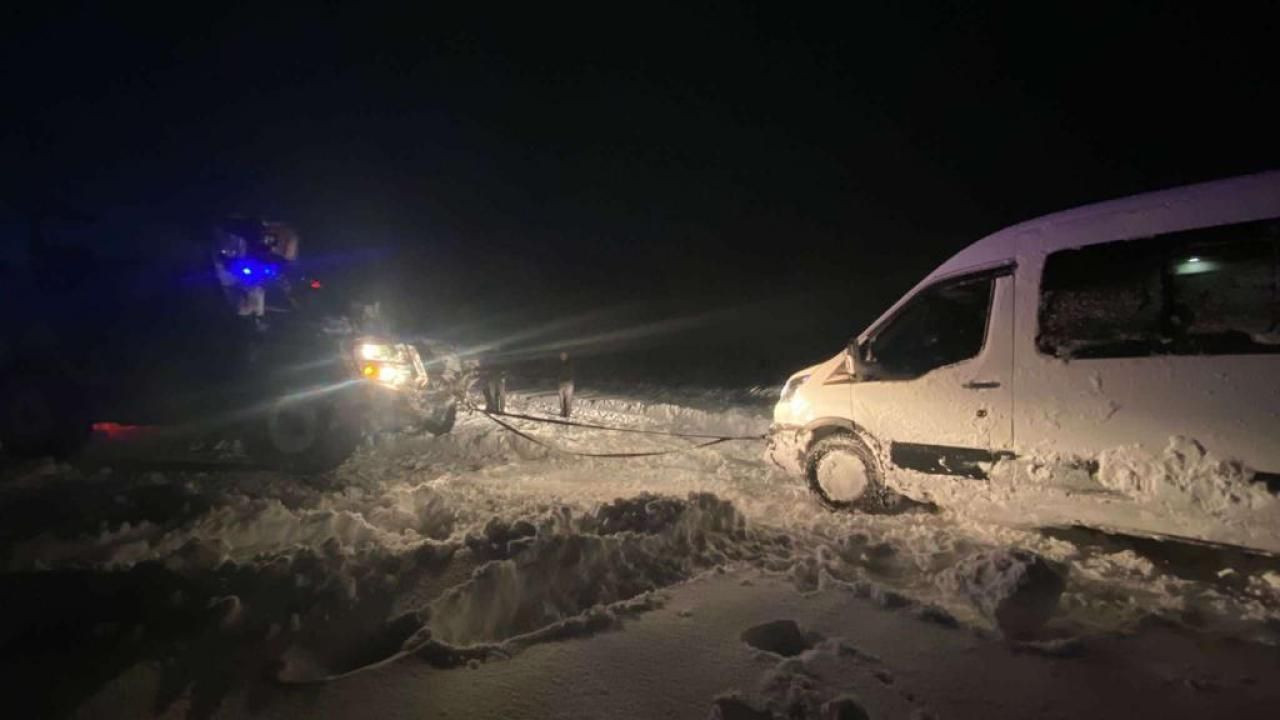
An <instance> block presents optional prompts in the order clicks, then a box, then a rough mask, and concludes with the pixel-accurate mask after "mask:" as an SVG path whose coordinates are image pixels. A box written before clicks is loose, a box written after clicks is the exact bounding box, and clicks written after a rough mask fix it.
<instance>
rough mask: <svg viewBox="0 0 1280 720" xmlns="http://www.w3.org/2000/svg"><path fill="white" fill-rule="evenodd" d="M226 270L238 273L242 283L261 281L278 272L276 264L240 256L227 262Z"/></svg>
mask: <svg viewBox="0 0 1280 720" xmlns="http://www.w3.org/2000/svg"><path fill="white" fill-rule="evenodd" d="M227 270H228V271H230V272H231V274H232V275H239V276H240V280H241V282H244V283H256V282H262V281H264V280H266V279H269V278H274V277H276V276H277V275H279V274H280V268H279V267H278V266H276V265H273V264H271V263H267V262H262V261H259V260H255V259H252V258H240V259H237V260H235V261H233V262H231V263H228V267H227Z"/></svg>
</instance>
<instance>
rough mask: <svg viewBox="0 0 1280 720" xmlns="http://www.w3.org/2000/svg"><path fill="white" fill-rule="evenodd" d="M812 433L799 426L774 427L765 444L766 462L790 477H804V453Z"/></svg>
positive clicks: (770, 429)
mask: <svg viewBox="0 0 1280 720" xmlns="http://www.w3.org/2000/svg"><path fill="white" fill-rule="evenodd" d="M811 434H812V433H811V432H810V431H808V430H806V429H804V428H803V427H801V426H799V425H774V426H772V427H770V428H769V437H768V439H767V441H766V442H765V449H764V457H765V460H767V461H768V462H770V463H772V464H773V465H774V466H776V467H778V468H779V469H781V470H782V471H783V472H785V473H787V474H788V475H794V476H797V477H799V476H801V475H804V453H805V450H806V449H807V448H808V447H809V436H810V435H811Z"/></svg>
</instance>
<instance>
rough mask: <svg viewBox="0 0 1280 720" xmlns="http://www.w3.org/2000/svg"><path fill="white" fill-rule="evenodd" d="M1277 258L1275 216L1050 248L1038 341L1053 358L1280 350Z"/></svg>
mask: <svg viewBox="0 0 1280 720" xmlns="http://www.w3.org/2000/svg"><path fill="white" fill-rule="evenodd" d="M1278 258H1280V223H1278V222H1276V221H1275V220H1268V221H1262V222H1249V223H1240V224H1236V225H1224V226H1218V227H1212V228H1203V229H1198V230H1188V231H1181V232H1176V233H1168V234H1164V235H1158V236H1154V237H1148V238H1138V239H1133V240H1123V241H1117V242H1110V243H1102V244H1099V245H1090V246H1088V247H1084V248H1074V249H1070V250H1062V251H1059V252H1055V253H1052V254H1051V255H1049V257H1048V258H1047V259H1046V261H1045V267H1044V275H1043V276H1042V278H1041V282H1040V308H1039V331H1038V334H1037V337H1036V344H1037V346H1038V348H1039V349H1040V351H1041V352H1043V353H1045V354H1048V355H1053V356H1055V357H1060V358H1116V357H1143V356H1148V355H1230V354H1254V353H1277V352H1280V271H1278V267H1280V260H1278Z"/></svg>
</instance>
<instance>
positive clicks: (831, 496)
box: [804, 432, 886, 512]
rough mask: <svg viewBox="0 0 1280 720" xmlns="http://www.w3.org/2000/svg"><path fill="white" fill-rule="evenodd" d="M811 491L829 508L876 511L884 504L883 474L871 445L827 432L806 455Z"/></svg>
mask: <svg viewBox="0 0 1280 720" xmlns="http://www.w3.org/2000/svg"><path fill="white" fill-rule="evenodd" d="M804 474H805V478H806V479H807V480H808V481H809V490H811V491H812V492H813V494H814V495H815V496H817V498H818V502H820V503H822V504H823V505H824V506H825V507H827V508H828V509H830V510H864V511H871V512H874V511H876V510H879V509H881V507H882V506H883V505H884V503H885V497H886V492H885V485H884V473H883V471H882V470H881V467H880V462H879V461H878V460H877V458H876V455H875V453H874V452H872V450H871V448H869V447H868V446H867V444H866V443H865V442H863V441H862V440H861V439H859V438H858V437H857V436H855V435H852V434H849V433H845V432H841V433H837V434H835V435H828V436H827V437H824V438H822V439H820V440H818V441H817V442H816V443H814V444H813V446H812V447H810V448H809V452H808V454H806V456H805V466H804Z"/></svg>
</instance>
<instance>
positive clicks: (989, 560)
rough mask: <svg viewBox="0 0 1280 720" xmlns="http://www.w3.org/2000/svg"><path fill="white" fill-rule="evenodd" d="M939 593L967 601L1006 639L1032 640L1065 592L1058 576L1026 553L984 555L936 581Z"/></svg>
mask: <svg viewBox="0 0 1280 720" xmlns="http://www.w3.org/2000/svg"><path fill="white" fill-rule="evenodd" d="M939 582H940V584H941V585H942V586H943V588H944V589H945V590H947V591H949V592H950V593H952V594H955V595H961V596H964V597H967V598H968V599H969V600H970V601H971V602H972V603H973V604H974V606H975V607H977V609H978V610H979V611H981V613H982V614H983V615H984V616H986V617H987V618H989V619H991V620H993V621H995V623H996V625H997V626H998V627H999V628H1000V630H1001V632H1003V633H1004V634H1005V635H1006V636H1007V637H1011V638H1023V637H1028V636H1031V635H1033V634H1034V633H1035V632H1036V631H1038V630H1039V629H1040V628H1041V627H1043V625H1044V624H1045V623H1046V622H1048V620H1049V618H1050V617H1052V616H1053V613H1054V610H1055V609H1056V608H1057V606H1058V598H1059V597H1061V596H1062V591H1063V589H1065V587H1066V580H1065V579H1064V578H1063V576H1062V570H1060V569H1059V568H1058V567H1056V566H1055V565H1054V564H1052V563H1050V562H1049V561H1047V560H1045V559H1044V558H1042V557H1040V556H1039V555H1036V554H1035V553H1032V552H1029V551H1027V550H1020V549H998V550H984V551H981V552H977V553H974V554H972V555H969V556H968V557H965V558H963V559H961V560H960V561H959V562H957V563H956V565H955V567H953V568H952V569H951V570H950V571H948V572H945V573H942V574H941V575H940V576H939Z"/></svg>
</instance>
